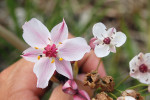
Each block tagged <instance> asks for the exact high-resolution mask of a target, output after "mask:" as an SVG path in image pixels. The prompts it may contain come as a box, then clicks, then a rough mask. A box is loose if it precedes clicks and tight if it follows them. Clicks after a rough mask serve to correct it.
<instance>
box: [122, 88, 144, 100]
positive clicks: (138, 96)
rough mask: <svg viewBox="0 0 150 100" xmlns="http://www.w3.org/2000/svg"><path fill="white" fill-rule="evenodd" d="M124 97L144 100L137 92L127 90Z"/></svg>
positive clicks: (123, 93) (123, 94)
mask: <svg viewBox="0 0 150 100" xmlns="http://www.w3.org/2000/svg"><path fill="white" fill-rule="evenodd" d="M122 96H131V97H134V98H135V99H136V100H144V98H143V97H142V96H141V95H140V93H138V92H136V91H135V90H125V91H124V92H122Z"/></svg>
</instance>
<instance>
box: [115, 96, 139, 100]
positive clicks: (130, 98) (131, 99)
mask: <svg viewBox="0 0 150 100" xmlns="http://www.w3.org/2000/svg"><path fill="white" fill-rule="evenodd" d="M117 100H136V99H135V98H133V97H131V96H124V97H123V96H121V97H118V98H117Z"/></svg>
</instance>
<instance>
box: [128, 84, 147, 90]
mask: <svg viewBox="0 0 150 100" xmlns="http://www.w3.org/2000/svg"><path fill="white" fill-rule="evenodd" d="M142 86H148V85H147V84H138V85H135V86H132V87H129V88H128V89H135V88H137V87H142Z"/></svg>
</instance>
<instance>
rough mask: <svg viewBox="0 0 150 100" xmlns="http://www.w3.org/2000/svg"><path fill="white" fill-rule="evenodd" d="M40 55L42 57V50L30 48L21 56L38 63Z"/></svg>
mask: <svg viewBox="0 0 150 100" xmlns="http://www.w3.org/2000/svg"><path fill="white" fill-rule="evenodd" d="M40 55H42V50H40V49H34V48H32V47H30V48H28V49H26V50H25V51H23V55H21V56H22V57H23V58H24V59H26V60H28V61H31V62H36V61H38V56H40Z"/></svg>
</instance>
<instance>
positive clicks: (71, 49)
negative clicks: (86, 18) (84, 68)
mask: <svg viewBox="0 0 150 100" xmlns="http://www.w3.org/2000/svg"><path fill="white" fill-rule="evenodd" d="M58 50H59V55H60V56H61V57H62V58H63V59H65V60H66V61H77V60H80V59H81V58H82V57H83V56H84V54H85V53H87V52H90V46H89V45H88V44H87V42H86V40H85V39H84V38H81V37H77V38H72V39H67V40H65V41H64V42H63V43H62V44H61V46H60V47H59V49H58Z"/></svg>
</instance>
